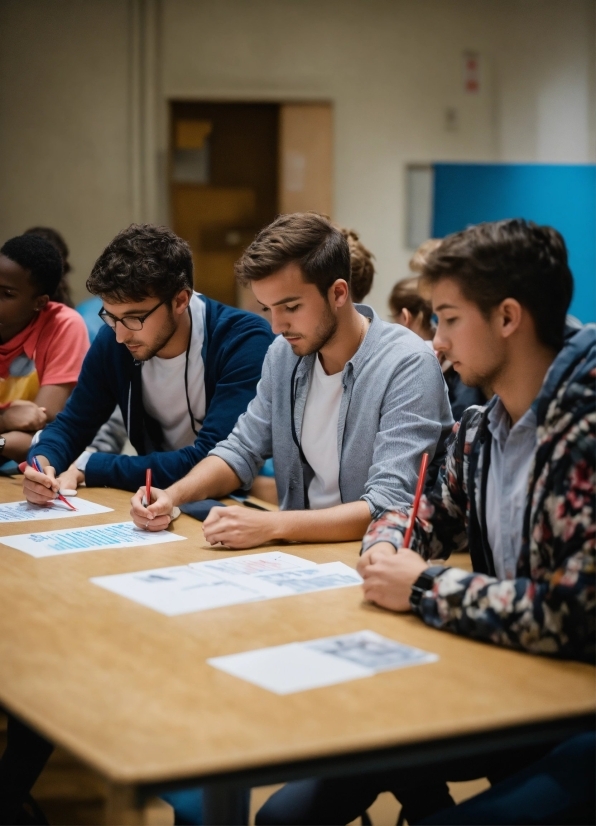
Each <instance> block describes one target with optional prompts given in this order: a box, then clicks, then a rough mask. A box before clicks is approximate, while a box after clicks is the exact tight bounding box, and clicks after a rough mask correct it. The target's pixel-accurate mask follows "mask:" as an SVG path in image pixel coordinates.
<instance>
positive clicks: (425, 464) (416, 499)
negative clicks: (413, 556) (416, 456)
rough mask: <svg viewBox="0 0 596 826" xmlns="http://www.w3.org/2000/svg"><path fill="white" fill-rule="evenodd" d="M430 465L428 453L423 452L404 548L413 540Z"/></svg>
mask: <svg viewBox="0 0 596 826" xmlns="http://www.w3.org/2000/svg"><path fill="white" fill-rule="evenodd" d="M427 467H428V453H423V454H422V461H421V462H420V472H419V473H418V484H417V485H416V495H415V496H414V505H413V506H412V515H411V517H410V523H409V525H408V529H407V530H406V535H405V537H404V548H409V547H410V542H411V541H412V531H413V530H414V524H415V523H416V515H417V514H418V506H419V505H420V497H421V496H422V488H423V487H424V478H425V476H426V468H427Z"/></svg>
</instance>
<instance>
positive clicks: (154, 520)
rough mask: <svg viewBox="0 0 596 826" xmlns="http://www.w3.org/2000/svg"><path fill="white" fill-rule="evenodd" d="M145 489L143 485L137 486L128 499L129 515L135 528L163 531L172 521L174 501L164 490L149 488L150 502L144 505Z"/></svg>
mask: <svg viewBox="0 0 596 826" xmlns="http://www.w3.org/2000/svg"><path fill="white" fill-rule="evenodd" d="M146 496H147V490H146V488H145V486H144V485H143V487H141V488H139V489H138V491H137V492H136V493H135V495H134V496H133V497H132V499H131V500H130V505H131V507H130V515H131V516H132V521H133V522H134V523H135V525H136V526H137V528H142V529H143V530H145V531H163V530H164V529H165V528H167V527H168V525H169V524H170V522H171V521H172V513H173V511H174V503H173V501H172V499H171V497H170V495H169V493H168V492H167V491H165V490H160V489H159V488H154V487H152V488H151V504H150V505H149V506H148V507H146V506H145V505H144V504H143V502H144V501H147V500H146Z"/></svg>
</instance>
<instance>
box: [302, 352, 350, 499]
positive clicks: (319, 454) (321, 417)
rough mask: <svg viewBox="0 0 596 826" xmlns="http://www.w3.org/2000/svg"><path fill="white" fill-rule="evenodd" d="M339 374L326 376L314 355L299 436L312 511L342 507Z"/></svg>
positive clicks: (340, 375) (340, 374)
mask: <svg viewBox="0 0 596 826" xmlns="http://www.w3.org/2000/svg"><path fill="white" fill-rule="evenodd" d="M342 375H343V372H341V371H340V372H339V373H334V374H333V375H332V376H328V375H327V373H326V372H325V371H324V370H323V366H322V364H321V362H320V359H319V356H318V355H317V356H316V358H315V364H314V368H313V371H312V376H311V380H310V387H309V388H308V396H307V398H306V406H305V408H304V417H303V419H302V430H301V433H300V441H301V444H302V450H303V452H304V455H305V456H306V459H307V461H308V464H309V465H310V466H311V468H312V469H313V471H314V473H315V476H314V478H313V480H312V482H311V483H310V486H309V488H308V499H309V502H310V507H311V509H312V510H319V509H321V508H332V507H333V506H334V505H341V494H340V491H339V455H338V453H337V423H338V419H339V405H340V402H341V396H342V393H343V384H342Z"/></svg>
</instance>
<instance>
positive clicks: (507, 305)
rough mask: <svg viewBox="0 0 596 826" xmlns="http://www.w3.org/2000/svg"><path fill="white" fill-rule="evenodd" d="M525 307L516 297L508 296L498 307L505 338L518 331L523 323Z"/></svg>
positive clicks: (501, 328)
mask: <svg viewBox="0 0 596 826" xmlns="http://www.w3.org/2000/svg"><path fill="white" fill-rule="evenodd" d="M523 313H524V310H523V307H522V305H521V304H520V303H519V301H516V300H515V298H506V299H505V300H504V301H501V303H500V304H499V306H498V307H497V318H498V324H499V328H500V333H501V335H502V336H503V338H509V336H511V335H513V333H515V332H517V330H518V329H519V327H520V324H521V323H522V317H523Z"/></svg>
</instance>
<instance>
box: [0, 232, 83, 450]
mask: <svg viewBox="0 0 596 826" xmlns="http://www.w3.org/2000/svg"><path fill="white" fill-rule="evenodd" d="M61 278H62V259H61V257H60V255H59V253H58V251H57V250H56V249H55V247H54V246H53V245H52V244H51V243H50V242H48V241H46V240H44V239H42V238H39V237H37V236H33V235H21V236H18V237H17V238H13V239H11V240H10V241H7V242H6V243H5V244H4V246H3V247H2V248H1V249H0V378H1V379H2V381H0V434H1V435H0V459H2V460H7V459H8V460H9V459H13V460H15V461H19V462H20V461H22V460H23V459H24V458H25V457H26V455H27V451H28V450H29V447H30V446H31V440H32V438H33V434H34V433H35V432H36V431H37V430H40V429H41V428H43V427H44V426H45V425H46V423H47V422H51V421H53V420H54V419H55V418H56V416H57V415H58V413H60V411H61V410H62V409H63V408H64V406H65V404H66V402H67V400H68V397H69V396H70V394H71V392H72V390H73V388H74V386H75V384H76V382H77V379H78V375H79V372H80V369H81V365H82V363H83V358H84V357H85V353H86V352H87V349H88V347H89V339H88V336H87V331H86V329H85V324H84V322H83V321H82V319H81V317H80V316H79V315H78V314H77V313H76V312H75V311H74V310H71V309H70V308H68V307H65V306H64V305H62V304H59V303H57V302H54V301H51V300H50V296H51V295H53V294H54V292H55V290H56V288H57V286H58V284H59V283H60V279H61Z"/></svg>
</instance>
